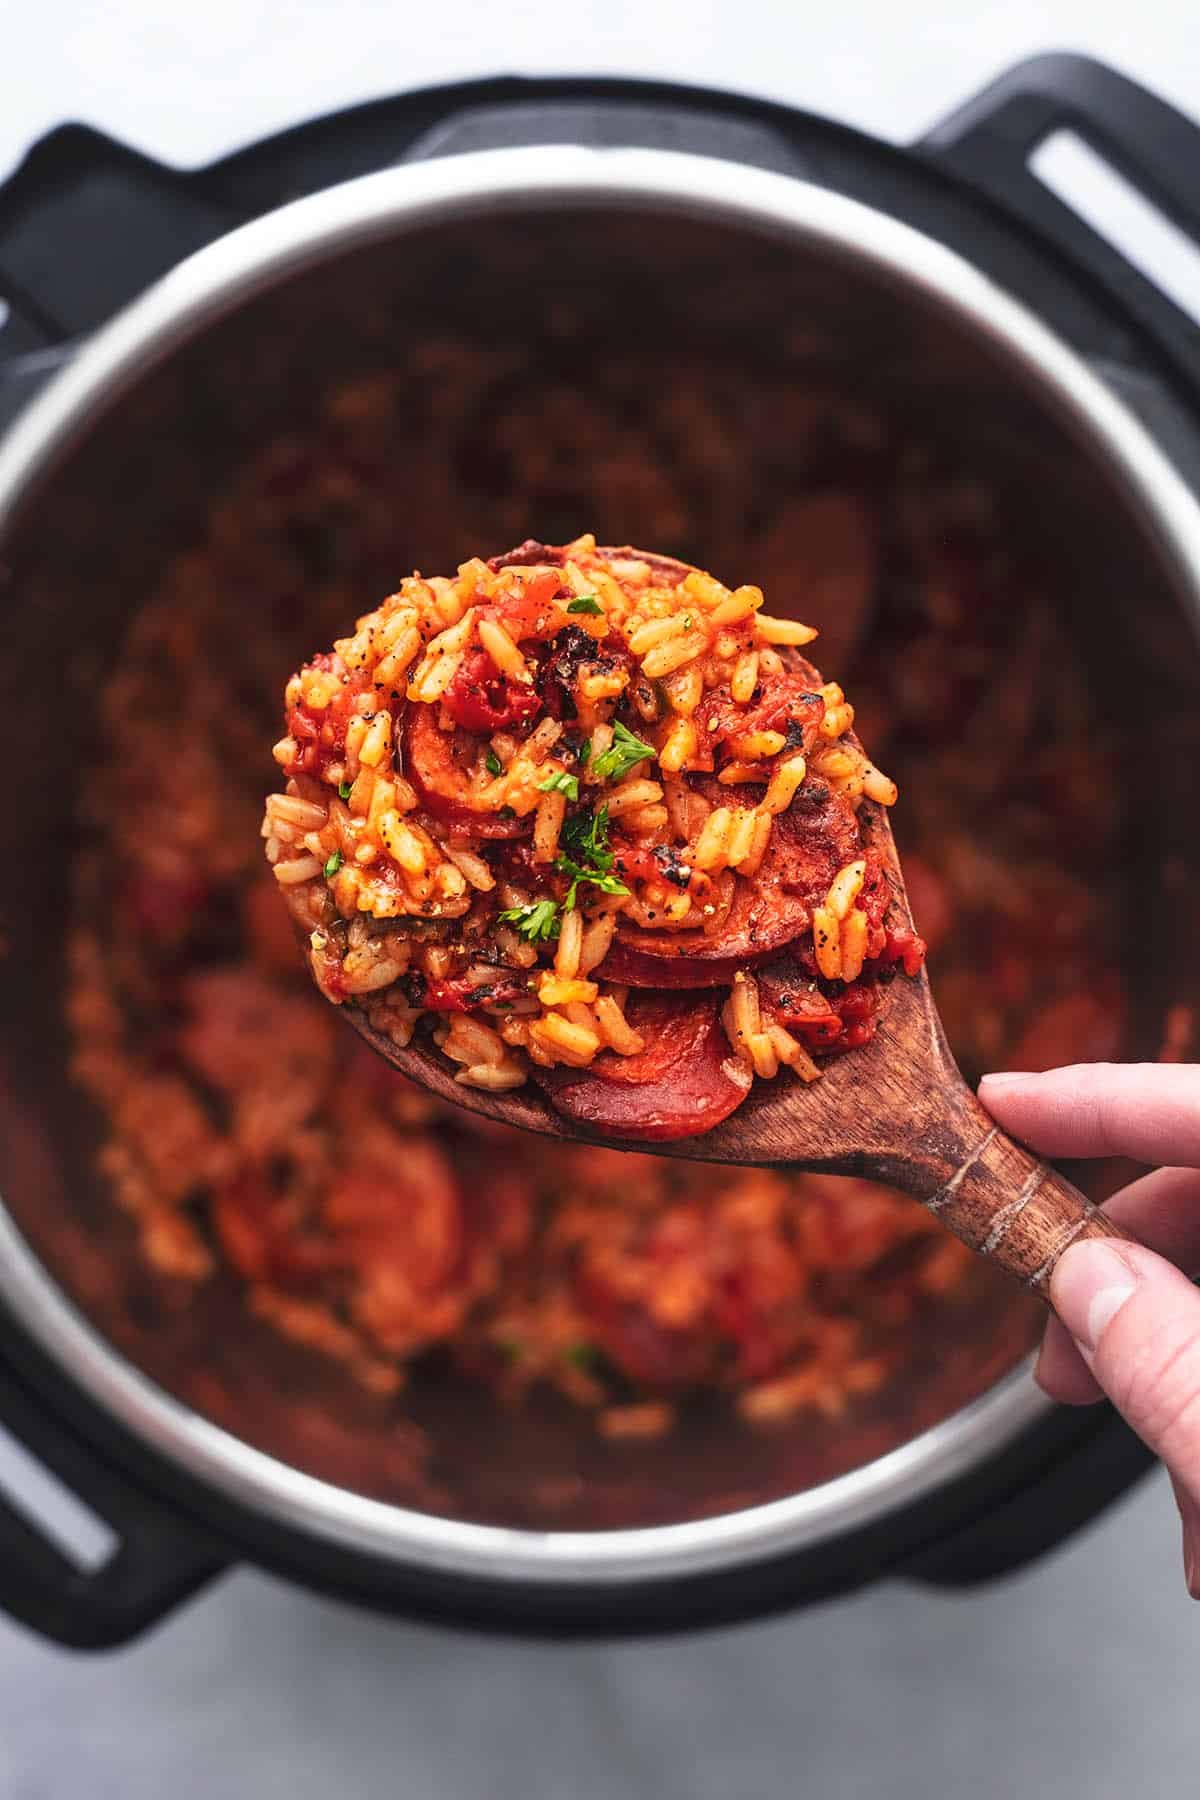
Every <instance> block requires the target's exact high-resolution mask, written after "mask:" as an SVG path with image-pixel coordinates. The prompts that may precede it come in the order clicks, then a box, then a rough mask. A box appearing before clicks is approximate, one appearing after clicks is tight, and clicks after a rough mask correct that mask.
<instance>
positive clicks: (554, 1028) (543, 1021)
mask: <svg viewBox="0 0 1200 1800" xmlns="http://www.w3.org/2000/svg"><path fill="white" fill-rule="evenodd" d="M529 1041H530V1044H531V1045H532V1044H537V1045H539V1047H541V1048H542V1049H543V1051H544V1052H546V1053H548V1054H549V1055H550V1056H551V1057H552V1058H553V1059H555V1060H556V1061H558V1062H566V1063H570V1064H572V1066H573V1067H575V1068H586V1067H587V1065H588V1063H590V1062H591V1060H592V1058H593V1057H594V1056H595V1054H596V1052H597V1050H599V1048H600V1038H599V1037H598V1035H597V1034H596V1032H594V1031H589V1030H588V1029H587V1027H586V1026H582V1025H573V1024H572V1023H571V1021H570V1019H564V1018H563V1017H562V1016H561V1015H560V1014H559V1013H545V1014H543V1016H542V1017H541V1018H540V1019H536V1020H535V1021H534V1023H533V1024H532V1025H530V1027H529Z"/></svg>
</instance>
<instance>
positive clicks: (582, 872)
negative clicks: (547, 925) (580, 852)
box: [554, 851, 629, 912]
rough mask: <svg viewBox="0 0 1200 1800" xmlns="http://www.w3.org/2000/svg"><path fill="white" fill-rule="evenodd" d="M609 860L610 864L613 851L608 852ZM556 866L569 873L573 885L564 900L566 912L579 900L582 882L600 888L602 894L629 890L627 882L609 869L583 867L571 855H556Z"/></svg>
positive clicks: (560, 872)
mask: <svg viewBox="0 0 1200 1800" xmlns="http://www.w3.org/2000/svg"><path fill="white" fill-rule="evenodd" d="M608 862H609V863H610V864H611V863H612V852H611V851H610V852H608ZM554 868H555V871H556V873H557V874H559V875H569V876H570V877H571V885H570V887H569V888H568V889H567V897H566V899H565V900H564V901H563V911H564V912H570V911H571V909H572V908H573V907H574V906H575V904H576V902H577V900H578V890H579V887H580V885H581V883H583V882H585V881H586V882H587V883H588V884H589V885H590V886H591V887H597V888H599V889H600V892H601V893H602V894H627V893H628V892H629V889H628V888H627V887H626V886H625V883H624V882H623V881H621V880H619V879H618V878H617V876H615V875H610V874H609V872H608V870H607V869H598V868H590V869H589V868H586V867H581V865H580V864H579V863H577V862H575V861H574V860H573V858H571V857H569V856H556V857H555V859H554Z"/></svg>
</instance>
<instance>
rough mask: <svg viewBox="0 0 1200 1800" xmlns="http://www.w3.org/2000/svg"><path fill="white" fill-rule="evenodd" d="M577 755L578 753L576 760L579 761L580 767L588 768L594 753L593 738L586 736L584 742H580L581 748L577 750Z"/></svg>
mask: <svg viewBox="0 0 1200 1800" xmlns="http://www.w3.org/2000/svg"><path fill="white" fill-rule="evenodd" d="M575 755H576V760H577V761H578V763H579V766H580V768H581V769H586V768H587V766H588V763H589V761H590V760H591V755H592V740H591V738H590V737H585V738H584V740H583V742H582V744H580V746H579V749H578V750H577V751H576V753H575Z"/></svg>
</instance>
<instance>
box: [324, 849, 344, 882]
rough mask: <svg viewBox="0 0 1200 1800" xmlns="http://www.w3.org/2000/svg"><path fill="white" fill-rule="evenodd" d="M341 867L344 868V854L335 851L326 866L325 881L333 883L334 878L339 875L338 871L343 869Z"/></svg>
mask: <svg viewBox="0 0 1200 1800" xmlns="http://www.w3.org/2000/svg"><path fill="white" fill-rule="evenodd" d="M341 866H342V853H341V851H340V850H335V851H334V853H333V855H332V856H331V857H330V859H329V861H328V862H327V863H326V864H325V879H326V881H332V880H333V878H334V876H335V875H336V874H337V872H338V870H339V869H340V868H341Z"/></svg>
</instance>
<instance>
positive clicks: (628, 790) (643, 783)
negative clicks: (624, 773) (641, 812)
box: [607, 776, 666, 824]
mask: <svg viewBox="0 0 1200 1800" xmlns="http://www.w3.org/2000/svg"><path fill="white" fill-rule="evenodd" d="M662 797H663V791H662V788H661V787H660V786H659V784H658V782H657V781H648V780H645V779H642V778H640V777H637V776H634V777H632V778H631V779H629V780H627V781H623V782H621V783H620V785H619V786H617V787H615V788H614V789H613V790H612V792H611V794H610V795H609V796H608V802H607V804H608V816H609V818H610V819H619V818H621V817H622V816H623V815H624V814H625V813H627V812H634V811H636V809H637V808H638V807H639V806H650V805H653V803H654V802H655V801H658V800H661V799H662ZM663 822H664V824H665V823H666V818H665V815H664V819H663Z"/></svg>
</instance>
